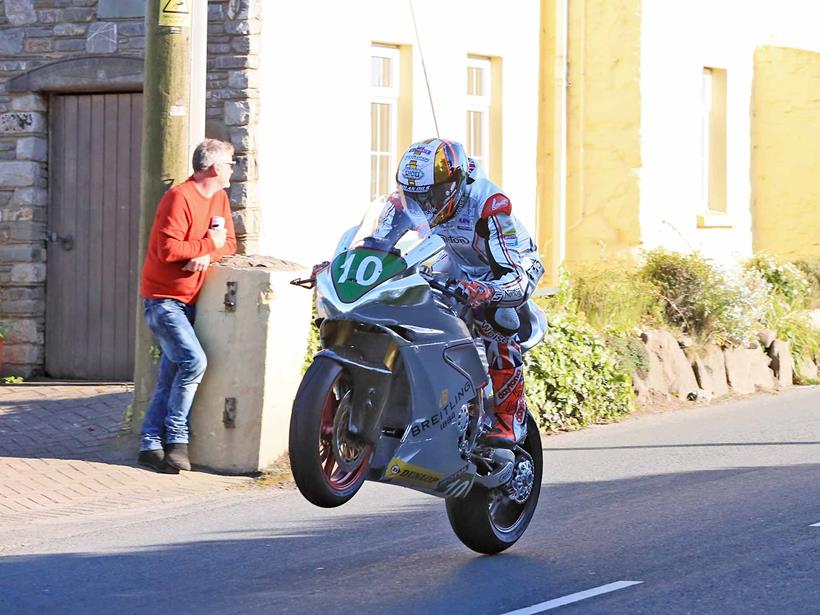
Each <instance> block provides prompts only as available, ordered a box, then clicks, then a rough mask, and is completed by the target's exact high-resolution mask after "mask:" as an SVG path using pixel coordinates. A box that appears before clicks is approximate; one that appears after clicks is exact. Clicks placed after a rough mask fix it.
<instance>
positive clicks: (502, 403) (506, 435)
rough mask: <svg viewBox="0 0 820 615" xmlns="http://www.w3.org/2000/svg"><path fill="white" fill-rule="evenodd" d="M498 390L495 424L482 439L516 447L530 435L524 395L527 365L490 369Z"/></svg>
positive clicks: (502, 445)
mask: <svg viewBox="0 0 820 615" xmlns="http://www.w3.org/2000/svg"><path fill="white" fill-rule="evenodd" d="M490 377H491V378H492V381H493V390H494V391H495V395H494V398H495V408H494V414H495V419H494V421H493V426H492V428H491V429H490V431H488V432H487V433H485V434H484V435H483V436H482V437H481V443H482V444H485V445H487V446H493V447H496V448H513V447H515V445H516V444H519V443H520V442H522V441H523V440H524V438H525V437H526V436H527V422H526V416H527V402H526V400H525V399H524V369H523V367H522V366H518V367H514V368H509V369H490Z"/></svg>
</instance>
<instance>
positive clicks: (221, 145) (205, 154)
mask: <svg viewBox="0 0 820 615" xmlns="http://www.w3.org/2000/svg"><path fill="white" fill-rule="evenodd" d="M232 158H233V145H231V144H230V143H225V141H220V140H218V139H205V140H204V141H203V142H202V143H200V144H199V145H197V146H196V149H195V150H194V156H193V158H192V159H191V163H192V164H193V167H194V171H204V170H206V169H208V168H210V167H211V166H212V165H214V164H216V163H217V162H229V161H230V160H231V159H232Z"/></svg>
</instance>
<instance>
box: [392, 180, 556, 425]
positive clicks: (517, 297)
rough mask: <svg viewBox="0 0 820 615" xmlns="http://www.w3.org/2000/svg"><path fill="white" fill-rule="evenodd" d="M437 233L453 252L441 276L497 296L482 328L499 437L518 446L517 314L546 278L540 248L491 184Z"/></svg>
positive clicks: (481, 186)
mask: <svg viewBox="0 0 820 615" xmlns="http://www.w3.org/2000/svg"><path fill="white" fill-rule="evenodd" d="M393 198H398V197H397V196H395V195H394V197H391V199H390V200H391V201H393ZM394 202H395V201H394ZM432 232H433V233H434V234H436V235H438V236H439V237H441V238H442V239H443V240H444V243H445V244H446V246H447V251H446V253H445V254H444V255H443V256H442V257H441V258H440V259H439V261H437V262H436V264H435V265H434V269H435V270H436V271H438V272H441V273H444V274H445V275H447V276H448V277H451V278H453V279H466V280H469V281H479V282H483V283H485V284H487V285H489V286H490V287H491V288H492V290H493V296H492V298H491V299H490V302H489V303H488V305H487V306H486V307H484V308H480V309H478V310H477V312H476V326H477V327H478V330H479V332H480V334H481V336H482V339H483V341H484V344H485V346H486V348H487V359H488V360H489V363H490V377H491V379H492V384H493V391H494V397H495V412H496V418H497V423H498V424H497V427H498V428H499V433H498V435H499V436H500V437H502V438H507V439H512V440H517V439H518V435H519V433H520V431H521V428H522V425H521V423H522V422H523V419H524V416H525V410H526V406H525V402H524V373H523V359H522V355H521V347H520V345H519V340H518V337H517V332H518V328H519V325H520V321H519V317H518V314H517V312H516V310H515V308H517V307H518V306H520V305H521V304H522V303H524V301H526V300H527V299H528V298H529V296H530V295H531V294H532V291H533V290H534V289H535V285H536V284H537V283H538V280H539V279H540V277H541V275H542V274H543V272H544V269H543V267H542V265H541V263H540V261H539V260H538V252H537V248H536V246H535V244H534V243H533V241H532V239H531V238H530V235H529V233H527V231H526V229H524V227H523V225H522V224H521V223H520V222H519V220H518V219H517V218H516V217H515V216H514V215H513V213H512V205H511V203H510V200H509V199H508V198H507V197H506V196H505V195H504V193H503V192H502V191H501V189H500V188H499V187H498V186H496V185H495V184H493V183H492V182H491V181H489V180H488V179H485V178H479V179H476V180H475V181H473V182H472V183H470V184H468V185H467V186H466V187H465V194H464V195H463V197H462V200H461V203H460V204H459V206H458V208H457V209H456V213H455V214H454V215H453V217H452V218H450V219H449V220H447V221H446V222H443V223H441V224H439V225H438V226H436V227H434V228H433V229H432Z"/></svg>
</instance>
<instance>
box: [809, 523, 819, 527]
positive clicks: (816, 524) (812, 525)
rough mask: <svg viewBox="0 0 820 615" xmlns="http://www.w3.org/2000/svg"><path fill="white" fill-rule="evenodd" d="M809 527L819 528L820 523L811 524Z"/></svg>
mask: <svg viewBox="0 0 820 615" xmlns="http://www.w3.org/2000/svg"><path fill="white" fill-rule="evenodd" d="M809 527H820V523H812V524H811V525H810V526H809Z"/></svg>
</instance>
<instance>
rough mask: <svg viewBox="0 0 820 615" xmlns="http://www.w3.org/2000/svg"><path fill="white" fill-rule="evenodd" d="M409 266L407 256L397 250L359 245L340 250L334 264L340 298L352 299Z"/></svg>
mask: <svg viewBox="0 0 820 615" xmlns="http://www.w3.org/2000/svg"><path fill="white" fill-rule="evenodd" d="M406 266H407V265H406V263H405V262H404V259H402V258H401V257H399V256H397V255H395V254H390V253H388V252H379V251H377V250H368V249H364V248H357V249H354V250H350V251H348V252H343V253H342V254H339V255H338V256H337V257H336V258H335V259H334V260H333V263H332V264H331V266H330V268H331V276H332V279H333V285H334V286H335V288H336V292H337V293H338V294H339V298H340V299H341V300H342V301H344V302H346V303H349V302H351V301H356V300H357V299H359V298H360V297H361V296H362V295H364V294H365V293H366V292H368V291H369V290H371V289H372V288H373V287H374V286H376V285H378V284H381V283H382V282H384V281H385V280H387V279H389V278H392V277H393V276H394V275H396V274H397V273H399V272H400V271H403V270H404V268H405V267H406Z"/></svg>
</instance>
